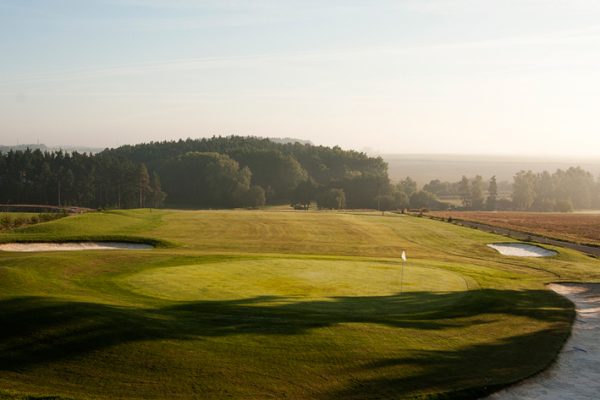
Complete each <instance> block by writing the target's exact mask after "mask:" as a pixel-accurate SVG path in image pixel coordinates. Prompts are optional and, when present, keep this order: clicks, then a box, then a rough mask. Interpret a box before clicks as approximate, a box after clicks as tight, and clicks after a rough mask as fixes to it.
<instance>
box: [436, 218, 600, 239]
mask: <svg viewBox="0 0 600 400" xmlns="http://www.w3.org/2000/svg"><path fill="white" fill-rule="evenodd" d="M430 214H431V215H434V216H439V217H444V218H447V217H453V218H458V219H463V220H466V221H474V222H481V223H484V224H488V225H494V226H499V227H503V228H509V229H514V230H519V231H523V232H528V233H534V234H537V235H542V236H548V237H552V238H556V239H563V240H568V241H573V242H576V243H591V244H595V245H600V214H597V213H591V212H590V213H529V212H478V211H436V212H431V213H430Z"/></svg>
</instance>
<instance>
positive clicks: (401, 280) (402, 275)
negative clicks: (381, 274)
mask: <svg viewBox="0 0 600 400" xmlns="http://www.w3.org/2000/svg"><path fill="white" fill-rule="evenodd" d="M404 263H405V261H404V260H402V267H401V269H400V296H402V282H403V280H404Z"/></svg>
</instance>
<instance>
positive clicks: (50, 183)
mask: <svg viewBox="0 0 600 400" xmlns="http://www.w3.org/2000/svg"><path fill="white" fill-rule="evenodd" d="M448 199H454V200H456V199H460V203H459V204H457V202H456V201H452V202H448V201H447V200H448ZM0 202H1V203H4V204H53V205H60V206H68V205H77V206H84V207H91V208H133V207H161V206H169V207H182V208H231V207H260V206H262V205H265V204H291V205H293V206H295V207H297V208H307V207H309V205H311V204H315V203H316V204H317V205H318V206H319V207H320V208H331V209H339V208H370V209H379V210H395V209H405V208H415V209H423V208H427V209H448V208H453V207H454V208H459V209H468V210H497V209H499V210H511V209H514V210H535V211H569V210H571V209H573V208H592V207H600V183H599V182H598V181H596V180H595V179H594V177H593V176H592V175H591V174H590V173H588V172H586V171H584V170H582V169H581V168H569V169H568V170H558V171H556V172H555V173H553V174H550V173H548V172H543V173H539V174H536V173H533V172H531V171H522V172H519V173H518V174H517V175H516V176H515V177H514V182H512V183H508V182H497V181H496V179H495V177H492V178H491V179H490V180H489V181H485V180H484V179H483V178H482V177H481V176H476V177H474V178H470V179H469V178H467V177H463V178H462V180H460V181H458V182H442V181H439V180H433V181H431V182H429V183H428V184H426V185H424V186H423V187H422V188H418V185H417V183H416V182H415V181H413V180H412V179H411V178H406V179H404V180H402V181H400V182H399V183H396V184H392V183H391V182H390V180H389V178H388V173H387V164H386V163H385V162H384V161H383V160H382V159H381V158H380V157H369V156H367V155H366V154H364V153H360V152H356V151H348V150H342V149H340V148H339V147H333V148H331V147H324V146H315V145H312V144H310V143H306V142H304V143H300V142H293V141H290V142H287V141H273V140H269V139H262V138H255V137H238V136H229V137H213V138H208V139H198V140H192V139H187V140H179V141H165V142H151V143H146V144H139V145H132V146H129V145H128V146H122V147H119V148H116V149H106V150H104V151H102V152H100V153H96V154H90V153H79V152H63V151H42V150H40V149H37V150H31V149H27V150H16V151H15V150H10V151H7V152H0Z"/></svg>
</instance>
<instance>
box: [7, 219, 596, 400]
mask: <svg viewBox="0 0 600 400" xmlns="http://www.w3.org/2000/svg"><path fill="white" fill-rule="evenodd" d="M37 242H43V243H64V242H68V243H72V242H113V243H114V242H121V243H122V242H125V243H135V244H138V245H139V244H148V245H152V248H146V247H149V246H146V247H141V246H137V247H134V248H133V249H127V248H117V249H93V248H92V249H87V248H82V249H81V250H84V251H33V252H19V251H10V250H9V251H6V250H5V251H0V327H1V329H0V399H190V398H196V399H269V398H272V399H283V398H288V399H438V398H439V399H453V398H477V397H478V396H482V395H485V394H488V393H491V392H493V391H495V390H498V389H500V388H502V387H504V386H506V385H508V384H511V383H515V382H518V381H520V380H522V379H524V378H526V377H529V376H531V375H534V374H536V373H537V372H539V371H541V370H543V369H544V368H545V367H547V366H548V365H549V364H550V363H551V362H552V361H553V360H554V358H555V357H556V355H557V353H558V352H559V351H560V349H561V347H562V345H563V343H564V342H565V340H566V339H567V338H568V337H569V334H570V329H571V324H572V322H573V319H574V315H575V312H574V308H573V305H572V303H571V302H569V301H568V300H567V299H565V298H564V297H562V296H560V295H558V294H556V293H554V292H553V291H551V290H549V289H547V287H546V285H547V284H548V283H551V282H600V263H599V261H598V260H597V259H594V258H591V257H588V256H586V255H584V254H582V253H578V252H576V251H574V250H569V249H564V248H559V247H551V246H545V247H547V249H548V250H553V251H555V252H556V254H555V255H552V256H550V257H515V256H506V255H502V254H500V253H499V252H498V251H496V250H494V249H493V248H490V247H489V246H488V245H489V244H492V243H507V242H511V239H508V238H506V237H502V236H497V235H493V234H490V233H486V232H482V231H479V230H475V229H470V228H465V227H461V226H456V225H453V224H448V223H444V222H439V221H435V220H430V219H426V218H419V217H414V216H407V215H403V214H396V213H386V214H385V215H382V214H381V213H379V212H370V211H369V212H366V211H365V212H350V211H348V212H345V211H308V212H307V211H291V210H284V209H278V208H273V209H264V210H206V211H179V210H156V209H154V210H149V209H137V210H126V211H105V212H89V213H85V214H79V215H73V216H68V217H65V218H62V219H58V220H54V221H50V222H44V223H39V224H35V225H31V226H24V227H21V228H16V229H12V230H6V231H3V232H0V243H4V244H8V243H37ZM46 250H48V249H46ZM402 251H405V252H406V255H407V262H406V263H405V264H404V265H403V263H402V260H401V258H400V255H401V254H402ZM552 254H554V253H552Z"/></svg>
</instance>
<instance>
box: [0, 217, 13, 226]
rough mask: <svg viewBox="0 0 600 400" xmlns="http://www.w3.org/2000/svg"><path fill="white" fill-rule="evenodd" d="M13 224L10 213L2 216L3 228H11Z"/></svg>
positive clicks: (0, 219) (0, 218)
mask: <svg viewBox="0 0 600 400" xmlns="http://www.w3.org/2000/svg"><path fill="white" fill-rule="evenodd" d="M12 224H13V221H12V217H11V216H10V215H8V214H4V215H3V216H2V217H0V226H1V227H2V229H10V227H11V226H12Z"/></svg>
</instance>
